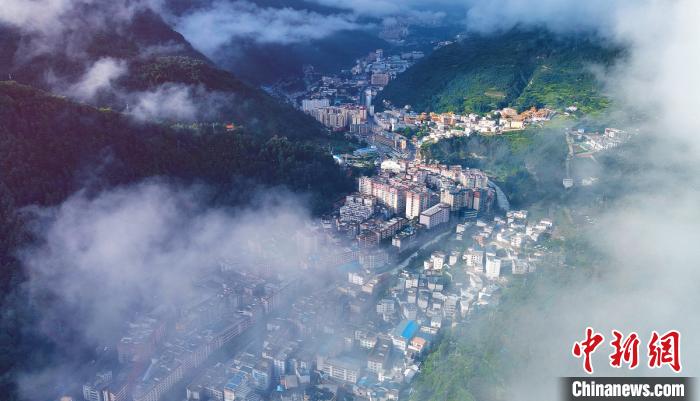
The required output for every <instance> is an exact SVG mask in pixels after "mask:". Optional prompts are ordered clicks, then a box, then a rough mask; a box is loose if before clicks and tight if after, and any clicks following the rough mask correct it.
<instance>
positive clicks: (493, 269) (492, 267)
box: [486, 253, 501, 280]
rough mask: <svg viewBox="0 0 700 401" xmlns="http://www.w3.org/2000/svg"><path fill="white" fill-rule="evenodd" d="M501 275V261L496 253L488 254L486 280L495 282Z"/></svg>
mask: <svg viewBox="0 0 700 401" xmlns="http://www.w3.org/2000/svg"><path fill="white" fill-rule="evenodd" d="M500 275H501V259H499V258H498V257H496V254H494V253H487V254H486V278H488V279H491V280H495V279H497V278H498V277H499V276H500Z"/></svg>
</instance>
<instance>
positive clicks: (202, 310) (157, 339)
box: [83, 271, 292, 401]
mask: <svg viewBox="0 0 700 401" xmlns="http://www.w3.org/2000/svg"><path fill="white" fill-rule="evenodd" d="M291 287H292V286H291V285H290V283H289V282H274V280H272V281H271V280H270V278H269V277H264V278H263V277H260V276H256V275H251V274H243V273H237V272H232V271H225V272H224V271H222V272H220V273H218V274H216V275H212V276H207V277H206V278H205V279H203V280H202V282H201V283H200V284H199V285H197V286H196V288H195V289H194V290H193V293H192V294H187V297H186V299H184V300H183V301H182V304H179V305H177V306H175V305H162V306H159V307H157V308H156V309H155V310H153V311H152V312H150V313H148V314H142V315H139V316H137V317H136V318H135V319H134V320H133V321H132V322H129V323H127V327H126V330H125V332H124V335H123V336H122V338H121V339H120V340H119V342H118V343H117V345H116V347H115V349H116V354H117V355H116V358H113V359H109V358H105V361H104V363H100V364H98V365H97V366H95V367H94V369H95V376H94V377H93V378H92V379H91V380H90V381H89V382H87V383H85V384H84V385H83V398H84V399H85V400H86V401H159V400H162V399H163V397H164V396H165V395H166V394H168V392H169V391H172V389H173V387H174V386H175V385H176V384H177V383H179V382H181V381H182V380H183V379H184V378H186V377H188V376H190V375H192V374H193V373H196V372H197V371H198V370H200V369H201V368H202V367H203V366H206V364H207V362H208V361H209V360H210V358H211V357H213V356H214V355H215V354H217V353H219V352H221V350H222V349H224V348H225V347H230V346H232V345H235V344H236V342H237V341H240V339H241V338H242V337H243V336H244V335H245V334H246V333H247V332H248V331H249V330H250V329H251V328H253V327H254V326H255V325H256V324H259V322H261V321H264V319H265V317H266V316H267V315H269V314H271V313H273V312H274V310H275V307H276V305H277V303H278V297H280V296H284V294H285V291H287V290H288V289H289V288H291ZM106 352H107V351H106ZM231 377H233V374H232V375H230V376H229V379H230V378H231ZM222 394H223V392H222ZM222 397H223V396H222ZM219 399H221V400H223V399H224V398H219ZM226 399H227V400H228V399H230V400H233V398H226ZM237 399H238V398H237Z"/></svg>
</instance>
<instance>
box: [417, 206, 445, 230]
mask: <svg viewBox="0 0 700 401" xmlns="http://www.w3.org/2000/svg"><path fill="white" fill-rule="evenodd" d="M449 221H450V206H449V205H447V204H444V203H438V204H437V205H435V206H433V207H431V208H428V209H426V210H425V211H423V212H422V213H421V214H420V218H419V222H420V224H422V225H424V226H425V227H426V228H427V229H432V228H435V227H437V226H439V225H441V224H445V223H447V222H449Z"/></svg>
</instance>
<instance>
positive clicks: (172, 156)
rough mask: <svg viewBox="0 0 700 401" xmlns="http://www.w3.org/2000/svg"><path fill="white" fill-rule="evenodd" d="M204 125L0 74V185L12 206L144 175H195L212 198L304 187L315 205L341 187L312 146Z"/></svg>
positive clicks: (338, 175) (343, 180)
mask: <svg viewBox="0 0 700 401" xmlns="http://www.w3.org/2000/svg"><path fill="white" fill-rule="evenodd" d="M205 128H206V130H204V129H202V130H200V131H198V132H197V133H193V132H192V131H191V129H189V128H188V129H183V130H175V129H172V128H170V127H166V126H162V125H156V124H152V123H145V122H138V121H134V120H133V119H131V118H128V117H126V116H124V115H123V114H120V113H117V112H113V111H110V110H105V109H97V108H94V107H92V106H88V105H84V104H78V103H75V102H72V101H70V100H68V99H66V98H63V97H57V96H54V95H51V94H49V93H46V92H43V91H40V90H37V89H33V88H31V87H28V86H24V85H21V84H17V83H14V82H0V171H2V172H3V173H2V175H0V183H2V184H3V185H4V186H5V187H6V188H7V189H8V190H9V192H10V193H11V194H12V195H13V198H14V199H13V201H14V203H15V204H17V205H19V206H24V205H28V204H42V205H52V204H56V203H58V202H61V201H62V200H63V199H65V198H66V197H67V196H68V195H69V194H71V193H73V192H74V191H76V190H78V189H81V188H88V189H90V188H92V189H99V188H101V187H109V186H114V185H120V184H126V183H130V182H135V181H137V180H141V179H144V178H148V177H166V178H170V179H175V180H180V181H183V182H186V183H188V182H189V183H191V182H204V183H207V184H209V185H210V186H211V187H212V188H214V189H215V190H216V191H217V193H218V195H219V197H221V198H227V197H229V196H231V194H230V192H235V194H236V196H237V197H238V199H245V196H246V195H250V194H251V193H252V192H253V191H254V189H255V188H256V184H258V185H264V186H277V185H284V186H287V187H288V188H290V189H292V190H298V191H304V192H307V191H308V192H310V193H311V195H313V205H314V206H315V207H316V208H317V209H322V208H323V207H324V205H327V204H328V203H329V202H331V201H333V200H335V197H336V196H337V194H339V193H342V192H343V191H345V190H347V189H348V188H349V182H348V179H347V177H346V176H345V174H344V173H342V172H341V170H340V169H339V168H338V167H337V166H336V165H335V162H334V161H333V159H332V157H331V156H330V155H329V154H327V153H326V152H325V151H324V150H322V149H321V148H320V147H318V146H316V145H312V144H307V143H306V142H304V141H293V140H290V139H287V138H284V137H272V138H266V137H261V136H259V135H257V133H256V132H250V131H247V130H246V129H244V128H242V129H237V130H235V131H233V132H229V131H226V130H225V129H223V127H219V128H212V127H210V126H205ZM236 183H241V184H242V183H246V184H245V185H243V186H242V187H241V188H236V185H235V184H236ZM234 188H236V189H235V191H233V189H234ZM235 200H236V199H234V201H235Z"/></svg>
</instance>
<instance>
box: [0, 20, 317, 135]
mask: <svg viewBox="0 0 700 401" xmlns="http://www.w3.org/2000/svg"><path fill="white" fill-rule="evenodd" d="M86 29H87V28H86ZM91 29H92V33H91V34H90V35H86V38H84V39H83V42H82V43H80V46H79V47H80V49H81V50H80V51H79V52H68V51H67V50H66V51H65V52H64V51H53V52H48V53H41V54H38V55H36V56H34V57H26V56H24V55H23V52H22V47H21V46H22V45H23V42H26V41H27V40H28V39H31V36H29V38H27V36H26V35H23V34H20V33H19V32H18V31H17V30H13V29H12V28H8V27H5V28H0V31H2V32H0V33H2V35H0V37H3V39H2V40H0V60H2V61H0V76H2V77H7V76H11V77H12V79H13V80H15V81H17V82H20V83H24V84H28V85H32V86H35V87H39V88H41V89H45V90H59V91H61V90H62V89H63V90H65V89H66V87H70V83H73V82H78V81H80V80H81V79H82V77H84V76H86V74H88V73H89V71H90V67H91V66H94V65H95V63H96V62H98V61H100V60H105V59H106V58H109V59H110V60H114V61H113V62H114V63H118V62H125V63H126V65H127V68H128V72H127V73H125V74H123V75H122V76H120V77H119V78H117V79H115V80H114V81H113V82H111V86H110V88H108V89H107V90H101V91H99V92H98V93H97V96H95V97H94V98H92V99H89V100H88V101H89V102H90V103H92V104H94V105H97V106H103V107H110V108H113V109H115V110H123V109H125V108H126V107H127V106H128V105H131V104H130V103H133V102H139V101H140V99H141V98H142V97H143V96H144V95H149V93H150V96H151V97H152V98H156V99H158V100H161V99H160V98H161V97H165V95H174V94H177V95H179V96H181V97H186V99H184V100H188V106H189V108H190V109H196V112H194V111H193V110H188V111H189V113H177V110H170V113H168V114H167V115H166V116H165V117H164V118H166V119H168V120H173V121H178V120H190V121H209V122H233V123H235V124H236V125H239V126H245V127H246V128H247V129H249V130H250V131H251V132H256V133H257V134H259V135H261V136H264V137H267V138H271V137H273V136H275V135H278V136H286V137H290V138H292V137H293V138H295V139H301V140H305V139H309V138H317V137H319V136H324V135H325V134H324V130H323V129H322V127H321V126H320V125H319V124H317V123H316V122H315V120H313V119H312V118H311V117H308V116H306V115H304V114H303V113H300V112H298V111H297V110H295V109H294V108H293V107H291V106H290V105H287V104H283V103H280V102H278V101H277V100H275V99H274V98H272V97H271V96H269V95H267V94H266V93H265V92H263V91H262V90H260V89H258V88H255V87H253V86H251V85H248V84H247V83H244V82H243V81H241V80H240V79H238V78H237V77H236V76H234V75H233V74H231V73H230V72H228V71H225V70H223V69H220V68H218V67H216V66H215V65H214V64H213V63H212V62H211V61H210V60H209V59H207V58H206V57H205V56H204V55H202V54H201V53H199V52H198V51H196V50H195V49H194V48H193V47H192V46H191V45H190V44H189V43H188V42H187V41H186V40H185V38H184V37H183V36H182V35H180V34H179V33H177V32H175V31H174V30H173V29H172V28H171V27H170V26H169V25H168V24H167V23H166V22H165V21H164V20H163V19H162V18H161V17H160V16H159V15H157V14H156V13H154V12H152V11H150V10H145V11H142V12H139V13H137V14H136V15H134V17H133V18H131V19H130V20H129V21H127V22H122V23H115V24H113V25H110V24H108V25H106V26H104V27H99V28H97V29H96V30H95V28H91ZM62 44H64V45H65V43H62ZM76 46H77V45H76ZM73 53H76V54H73ZM47 77H48V78H47ZM163 88H166V89H170V92H166V93H164V94H163V93H160V91H162V90H163ZM156 95H158V96H156ZM151 103H156V104H154V105H152V106H153V107H156V106H160V105H159V104H157V103H158V101H156V102H153V101H152V102H151ZM171 106H173V107H174V106H176V104H173V105H171ZM152 114H153V113H152ZM155 115H156V117H160V116H159V115H158V113H155Z"/></svg>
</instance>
